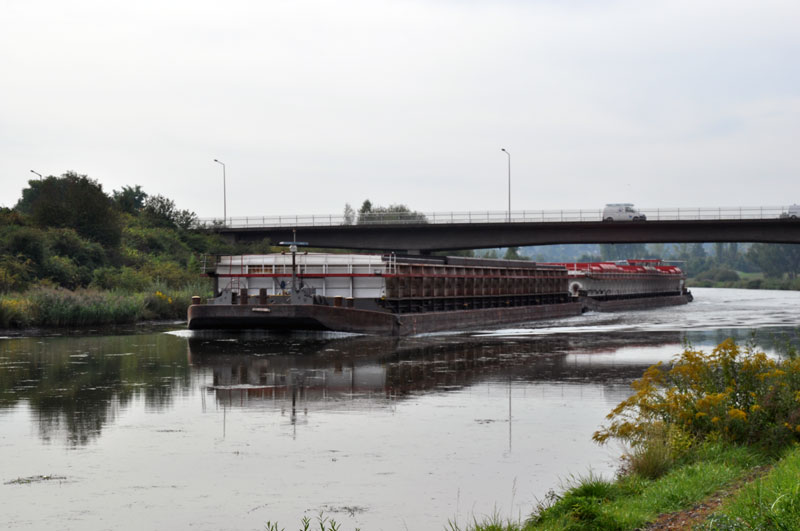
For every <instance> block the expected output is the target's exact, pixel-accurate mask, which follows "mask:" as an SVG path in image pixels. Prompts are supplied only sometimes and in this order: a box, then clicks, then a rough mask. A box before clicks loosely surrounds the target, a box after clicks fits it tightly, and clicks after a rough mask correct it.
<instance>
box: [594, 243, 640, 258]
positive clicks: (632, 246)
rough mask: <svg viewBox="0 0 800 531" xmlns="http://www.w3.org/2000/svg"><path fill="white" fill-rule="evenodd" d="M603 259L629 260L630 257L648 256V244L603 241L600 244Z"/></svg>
mask: <svg viewBox="0 0 800 531" xmlns="http://www.w3.org/2000/svg"><path fill="white" fill-rule="evenodd" d="M600 254H601V255H602V256H603V260H607V261H614V260H627V259H628V258H648V256H649V255H648V252H647V246H646V245H645V244H643V243H616V244H614V243H603V244H601V245H600Z"/></svg>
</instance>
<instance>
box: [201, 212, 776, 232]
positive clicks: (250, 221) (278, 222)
mask: <svg viewBox="0 0 800 531" xmlns="http://www.w3.org/2000/svg"><path fill="white" fill-rule="evenodd" d="M788 209H789V207H717V208H711V207H707V208H642V209H639V213H640V214H643V215H644V216H645V217H646V218H647V221H697V220H737V219H778V218H788V214H787V212H788ZM602 220H603V210H602V209H599V210H515V211H511V212H510V213H509V212H507V211H487V212H377V213H374V212H373V213H369V214H361V215H354V216H352V217H347V216H344V215H342V214H324V215H319V214H316V215H315V214H305V215H287V216H247V217H229V218H228V219H227V220H223V219H222V218H204V219H200V220H198V221H199V225H200V226H201V227H207V228H215V227H219V228H222V227H226V228H261V227H263V228H278V227H332V226H346V225H414V224H431V223H435V224H455V223H459V224H469V223H548V222H582V221H583V222H591V221H602Z"/></svg>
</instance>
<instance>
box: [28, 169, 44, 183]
mask: <svg viewBox="0 0 800 531" xmlns="http://www.w3.org/2000/svg"><path fill="white" fill-rule="evenodd" d="M31 173H35V174H36V175H38V176H39V180H40V181H41V180H42V179H44V177H42V174H41V173H39V172H38V171H33V170H31Z"/></svg>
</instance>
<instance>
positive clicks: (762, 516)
mask: <svg viewBox="0 0 800 531" xmlns="http://www.w3.org/2000/svg"><path fill="white" fill-rule="evenodd" d="M798 478H800V447H798V446H794V447H793V448H791V449H790V450H788V451H787V453H786V455H785V456H784V458H783V459H781V460H780V461H779V462H778V463H777V464H776V465H775V466H774V467H773V468H772V470H771V471H770V472H769V474H767V475H766V476H764V477H762V478H758V479H756V480H754V481H752V482H750V483H749V484H747V485H745V486H744V487H743V488H742V489H741V490H739V491H738V492H737V493H736V494H735V495H733V496H731V497H730V498H729V499H728V500H727V501H726V502H725V503H723V505H722V508H721V509H720V510H719V511H717V512H716V513H714V514H713V515H711V516H710V517H709V518H708V519H707V520H706V522H704V524H703V525H702V527H700V529H704V530H708V531H711V530H719V531H725V530H731V531H732V530H744V529H778V530H787V531H788V530H790V529H798V527H800V481H799V480H798Z"/></svg>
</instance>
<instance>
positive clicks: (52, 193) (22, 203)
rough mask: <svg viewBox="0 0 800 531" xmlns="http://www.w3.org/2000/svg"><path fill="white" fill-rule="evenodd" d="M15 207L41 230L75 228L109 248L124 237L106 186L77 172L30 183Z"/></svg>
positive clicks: (119, 219)
mask: <svg viewBox="0 0 800 531" xmlns="http://www.w3.org/2000/svg"><path fill="white" fill-rule="evenodd" d="M15 208H16V209H17V210H18V211H20V212H22V213H24V214H28V215H30V217H31V219H32V220H33V222H34V223H35V224H36V225H38V226H40V227H57V228H72V229H75V231H76V232H77V233H78V234H80V235H81V236H84V237H86V238H89V239H91V240H94V241H96V242H99V243H101V244H103V245H106V246H109V247H117V246H118V245H119V242H120V238H121V236H122V221H121V218H120V214H119V212H118V211H117V210H116V209H115V208H114V204H113V202H112V200H111V198H110V197H108V196H107V195H106V194H105V192H103V187H102V186H101V185H100V184H99V183H98V182H97V181H95V180H94V179H90V178H88V177H87V176H86V175H78V174H77V173H75V172H67V173H65V174H64V175H62V176H61V177H52V176H51V177H47V178H46V179H43V180H41V181H35V180H34V181H28V188H26V189H24V190H23V191H22V198H21V199H20V200H19V202H18V203H17V205H16V207H15Z"/></svg>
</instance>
